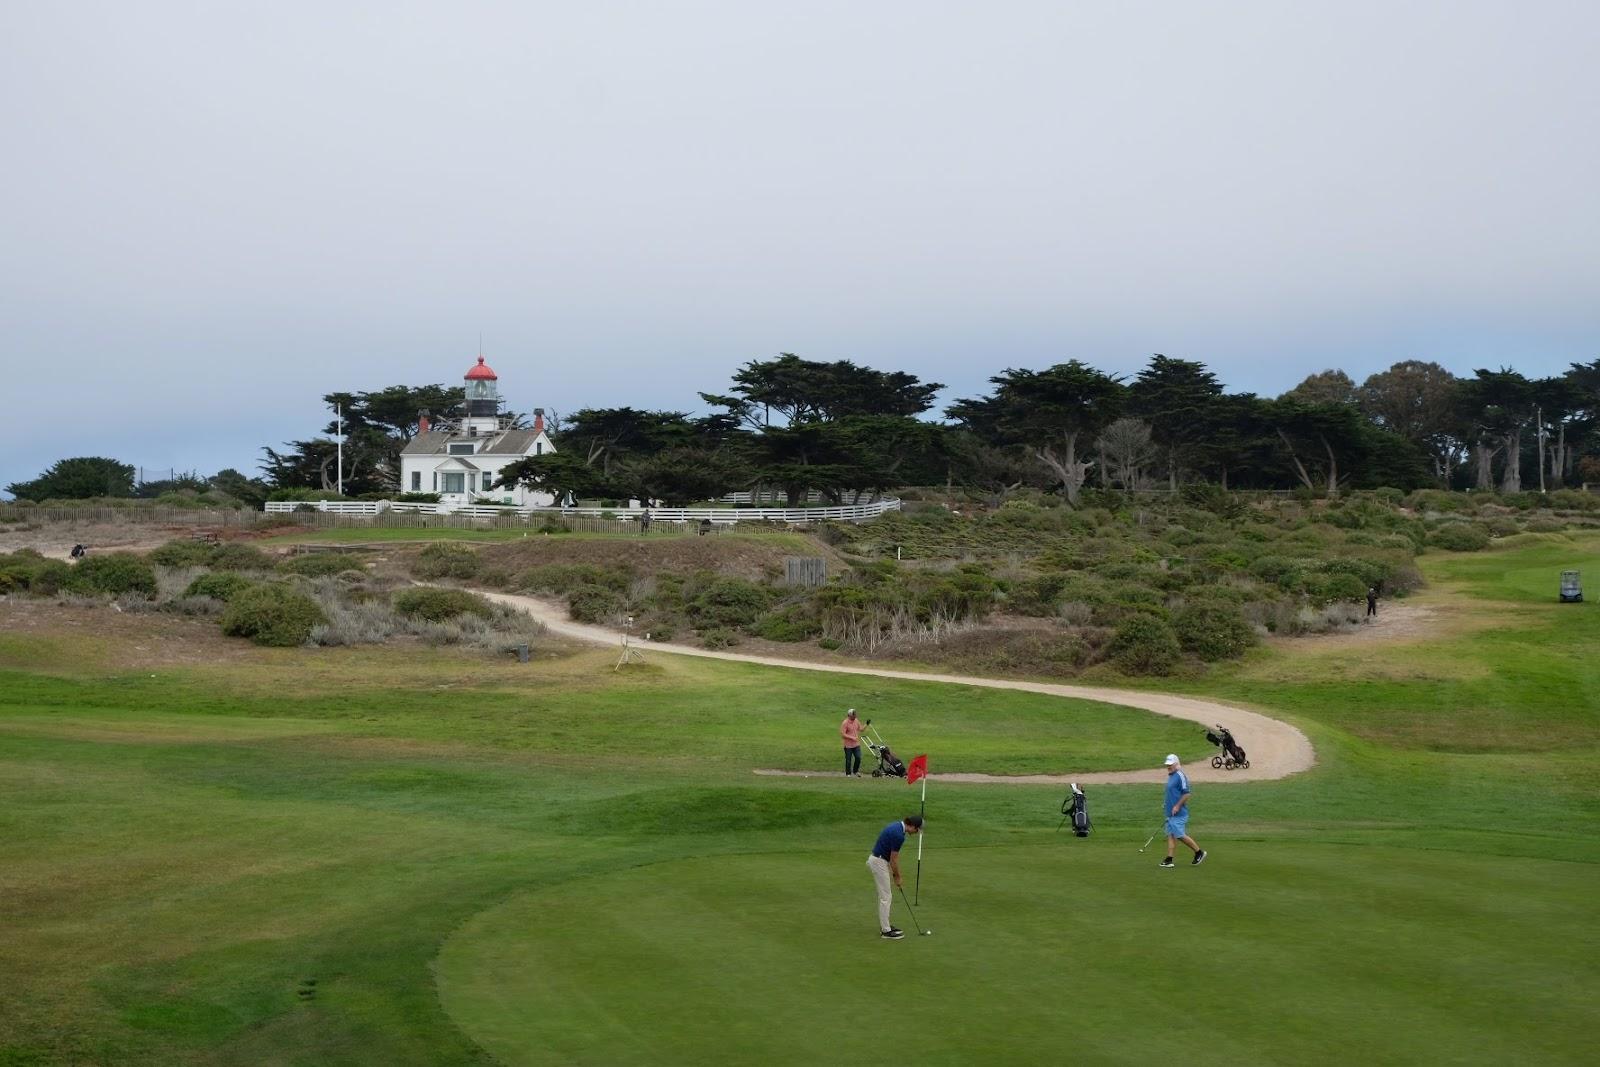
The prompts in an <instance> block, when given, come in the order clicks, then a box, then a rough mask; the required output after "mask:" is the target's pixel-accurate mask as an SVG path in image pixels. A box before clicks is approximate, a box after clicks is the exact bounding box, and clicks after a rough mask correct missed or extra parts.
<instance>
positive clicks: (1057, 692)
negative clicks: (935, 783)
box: [484, 593, 1317, 785]
mask: <svg viewBox="0 0 1600 1067" xmlns="http://www.w3.org/2000/svg"><path fill="white" fill-rule="evenodd" d="M484 596H487V597H488V598H489V599H490V600H494V601H497V602H499V603H501V604H506V605H508V606H510V607H514V608H520V609H522V610H523V611H526V612H528V613H529V614H530V615H532V616H533V617H534V618H536V619H538V620H539V621H540V622H542V623H544V624H545V626H547V627H549V629H550V631H551V632H552V633H556V634H560V635H562V636H563V637H571V638H576V639H577V640H580V641H589V642H594V643H597V644H606V645H614V644H616V643H617V641H618V634H617V633H616V632H615V631H613V630H608V629H606V628H604V627H602V626H588V625H585V624H584V623H579V622H573V621H572V620H571V619H569V618H567V611H566V608H565V607H564V606H562V605H558V604H554V603H551V602H549V601H545V600H540V599H538V598H537V597H531V596H516V595H514V594H511V593H484ZM644 647H645V648H646V650H647V651H648V652H649V653H651V654H655V653H670V654H672V655H678V656H698V657H700V658H701V659H720V660H728V661H730V662H734V663H757V664H761V665H763V666H767V667H787V668H789V669H791V670H800V671H828V672H830V673H833V674H857V675H866V676H868V677H872V678H903V679H906V680H908V681H914V682H944V683H946V684H949V685H968V686H976V687H979V688H984V689H1018V690H1022V691H1023V692H1028V693H1044V694H1046V695H1047V696H1059V697H1071V698H1073V699H1076V700H1096V701H1100V702H1102V703H1106V704H1118V705H1122V706H1123V707H1130V708H1140V709H1142V710H1144V711H1151V712H1154V713H1156V714H1157V715H1169V716H1171V717H1173V718H1176V719H1188V720H1190V721H1192V722H1197V723H1202V724H1204V725H1206V726H1211V725H1213V724H1215V723H1222V724H1223V725H1224V726H1226V727H1228V729H1230V730H1232V731H1233V733H1234V734H1235V736H1237V737H1238V738H1239V739H1240V743H1241V744H1243V745H1244V747H1245V748H1246V749H1247V750H1248V751H1249V753H1250V769H1249V770H1246V771H1222V770H1213V769H1212V768H1211V767H1210V766H1209V765H1206V764H1195V765H1193V766H1191V767H1186V768H1185V769H1186V770H1187V771H1188V772H1189V777H1191V778H1192V779H1194V780H1195V781H1197V782H1261V781H1268V780H1270V779H1274V778H1287V777H1288V776H1289V775H1291V774H1298V773H1300V772H1301V771H1305V770H1310V769H1311V767H1312V765H1314V764H1315V763H1316V761H1317V756H1316V752H1315V751H1314V750H1313V749H1312V747H1311V741H1310V740H1309V739H1308V738H1307V737H1306V735H1305V734H1303V733H1301V732H1300V731H1299V730H1297V729H1295V728H1294V727H1293V726H1290V725H1289V724H1288V723H1286V722H1279V721H1278V720H1277V719H1272V718H1268V717H1267V716H1265V715H1262V714H1260V713H1259V712H1254V711H1246V710H1244V709H1243V708H1236V707H1233V706H1231V705H1228V704H1218V703H1216V702H1215V701H1210V700H1200V699H1198V698H1195V697H1184V696H1174V695H1172V694H1170V693H1145V692H1140V691H1138V690H1133V689H1107V688H1102V687H1099V686H1089V685H1057V684H1054V683H1050V682H1020V681H1011V680H1007V679H1000V678H977V677H972V676H968V675H960V674H923V673H919V672H916V671H897V670H891V669H889V668H887V667H851V666H845V665H842V664H835V663H807V662H805V661H804V660H789V659H782V658H779V657H776V656H753V655H747V654H744V653H740V652H718V651H713V650H711V649H706V648H694V647H691V646H689V645H675V644H667V643H665V642H659V643H658V642H654V641H652V642H650V644H649V645H647V646H644ZM1163 755H1165V753H1152V754H1151V757H1150V763H1151V765H1150V767H1149V768H1147V769H1143V770H1131V771H1091V772H1087V773H1084V774H1077V775H1074V774H1026V775H1015V776H1002V775H989V774H931V775H929V776H928V777H930V778H937V779H940V780H941V781H947V782H995V783H1007V784H1012V785H1061V784H1064V783H1066V782H1069V781H1076V782H1080V783H1083V784H1094V783H1100V784H1106V783H1125V782H1149V781H1151V780H1152V779H1154V780H1159V779H1160V776H1161V769H1160V761H1161V757H1162V756H1163ZM755 773H757V774H769V775H785V776H801V777H806V776H809V775H812V774H815V775H816V776H818V777H825V776H828V772H826V771H809V772H808V771H775V770H757V771H756V772H755Z"/></svg>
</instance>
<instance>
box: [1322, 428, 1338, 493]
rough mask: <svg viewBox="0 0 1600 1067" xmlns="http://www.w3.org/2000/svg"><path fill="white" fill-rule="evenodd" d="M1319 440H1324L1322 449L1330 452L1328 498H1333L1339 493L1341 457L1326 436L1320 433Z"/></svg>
mask: <svg viewBox="0 0 1600 1067" xmlns="http://www.w3.org/2000/svg"><path fill="white" fill-rule="evenodd" d="M1317 440H1319V441H1321V442H1322V450H1323V451H1324V452H1326V453H1328V499H1329V500H1332V499H1333V498H1334V497H1336V496H1338V495H1339V457H1338V456H1336V455H1334V454H1333V446H1332V445H1330V444H1329V443H1328V439H1327V438H1326V437H1323V436H1321V435H1320V434H1319V435H1318V437H1317Z"/></svg>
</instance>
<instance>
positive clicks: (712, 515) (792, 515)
mask: <svg viewBox="0 0 1600 1067" xmlns="http://www.w3.org/2000/svg"><path fill="white" fill-rule="evenodd" d="M305 507H309V508H312V509H313V510H316V511H322V512H328V513H330V514H334V515H379V514H382V513H384V512H394V513H407V512H409V513H413V514H418V515H452V516H456V517H460V518H474V519H504V518H508V517H511V516H517V517H519V518H523V519H526V520H528V521H530V522H532V521H534V520H537V519H542V518H557V519H559V518H563V517H571V518H616V519H632V520H637V519H638V518H639V516H640V515H641V514H643V513H644V511H645V510H646V509H645V508H592V507H591V508H533V507H528V508H511V507H499V508H495V507H484V506H483V505H477V504H467V505H461V506H452V505H450V504H424V503H413V502H410V501H404V502H402V501H392V500H269V501H267V503H266V505H265V510H266V511H267V513H268V514H270V515H285V514H292V513H294V512H295V511H298V510H299V509H301V508H305ZM648 510H649V512H650V518H651V519H653V520H654V521H656V522H700V521H702V520H706V519H709V520H710V521H711V522H713V523H719V524H727V523H735V522H782V523H789V524H793V525H799V524H802V523H812V522H825V521H830V520H831V521H833V522H862V521H865V520H867V519H875V518H877V517H878V516H879V515H882V514H883V513H884V512H887V511H899V510H900V498H899V497H885V498H883V499H882V500H875V501H873V502H872V503H870V504H847V505H844V506H842V507H831V508H649V509H648Z"/></svg>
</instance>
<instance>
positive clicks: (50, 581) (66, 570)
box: [28, 559, 72, 596]
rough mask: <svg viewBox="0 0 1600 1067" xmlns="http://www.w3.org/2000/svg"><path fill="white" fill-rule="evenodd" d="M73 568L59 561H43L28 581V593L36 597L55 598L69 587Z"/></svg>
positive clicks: (35, 568)
mask: <svg viewBox="0 0 1600 1067" xmlns="http://www.w3.org/2000/svg"><path fill="white" fill-rule="evenodd" d="M71 581H72V567H71V566H70V565H68V564H67V563H64V562H63V561H61V560H59V559H42V560H40V561H39V563H38V565H37V566H36V567H34V569H33V576H32V578H31V579H29V581H28V592H30V593H32V594H34V595H35V596H55V595H56V594H57V593H59V592H61V590H63V589H66V588H68V587H69V585H70V583H71Z"/></svg>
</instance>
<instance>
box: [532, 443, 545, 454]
mask: <svg viewBox="0 0 1600 1067" xmlns="http://www.w3.org/2000/svg"><path fill="white" fill-rule="evenodd" d="M533 454H534V455H536V456H542V455H544V442H543V441H535V442H534V443H533Z"/></svg>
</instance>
